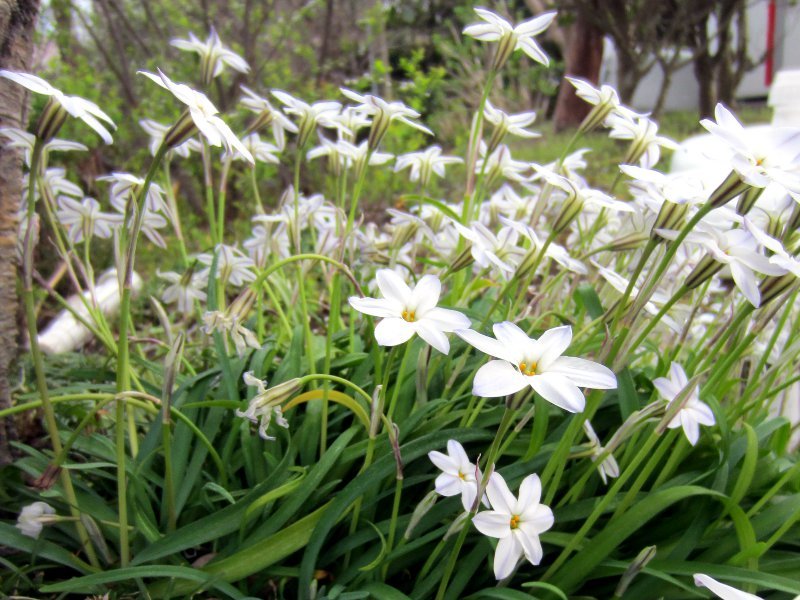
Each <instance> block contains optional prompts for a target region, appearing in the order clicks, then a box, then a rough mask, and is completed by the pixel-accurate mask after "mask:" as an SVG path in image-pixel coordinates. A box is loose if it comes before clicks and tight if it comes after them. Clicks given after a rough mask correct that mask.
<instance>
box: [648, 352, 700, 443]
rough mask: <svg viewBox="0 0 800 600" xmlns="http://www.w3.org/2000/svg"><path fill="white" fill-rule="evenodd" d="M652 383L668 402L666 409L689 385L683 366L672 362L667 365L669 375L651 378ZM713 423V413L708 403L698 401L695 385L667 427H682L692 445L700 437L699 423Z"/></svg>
mask: <svg viewBox="0 0 800 600" xmlns="http://www.w3.org/2000/svg"><path fill="white" fill-rule="evenodd" d="M653 385H654V386H655V387H656V389H657V390H658V393H659V394H660V395H661V397H662V398H664V400H667V401H668V402H669V405H668V407H667V410H669V408H670V407H671V406H672V403H673V402H675V400H676V399H677V398H678V397H679V396H680V395H681V392H683V390H684V389H685V388H686V386H688V385H689V379H688V378H687V377H686V372H685V371H684V370H683V367H682V366H681V365H680V364H678V363H676V362H674V363H672V364H671V365H670V367H669V377H668V378H667V377H658V378H656V379H654V380H653ZM714 423H715V421H714V413H712V412H711V409H710V408H709V406H708V404H706V403H705V402H701V401H700V386H697V387H695V389H694V390H692V392H691V393H690V395H689V397H688V398H687V399H686V400H684V401H683V406H682V407H681V409H680V410H679V411H678V413H677V414H676V415H675V416H674V417H673V418H672V420H671V421H670V422H669V424H668V425H667V427H669V428H670V429H675V428H676V427H683V432H684V433H685V434H686V439H687V440H689V443H690V444H691V445H692V446H694V445H695V444H697V440H698V439H700V425H708V426H711V425H713V424H714Z"/></svg>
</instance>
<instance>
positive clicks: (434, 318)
mask: <svg viewBox="0 0 800 600" xmlns="http://www.w3.org/2000/svg"><path fill="white" fill-rule="evenodd" d="M376 279H377V282H378V288H379V289H380V291H381V294H383V298H358V297H356V296H352V297H351V298H350V306H352V307H353V308H355V309H356V310H357V311H359V312H362V313H364V314H367V315H372V316H373V317H383V320H381V322H380V323H378V324H377V325H376V326H375V339H376V340H377V341H378V343H379V344H380V345H381V346H397V345H399V344H402V343H404V342H407V341H408V340H409V339H411V337H413V335H414V334H415V333H416V334H417V335H419V337H421V338H422V339H423V340H425V341H426V342H427V343H429V344H430V345H431V346H433V347H434V348H436V349H437V350H438V351H439V352H441V353H442V354H447V353H448V352H450V342H449V341H448V339H447V336H446V335H445V333H449V332H452V331H455V330H457V329H464V328H466V327H469V326H470V321H469V318H468V317H467V316H466V315H464V314H462V313H460V312H458V311H455V310H450V309H447V308H439V307H437V306H436V304H437V302H439V296H440V294H441V292H442V283H441V282H440V281H439V278H438V277H436V276H435V275H423V276H422V277H421V278H420V280H419V281H418V282H417V285H416V286H414V289H411V288H410V287H408V284H406V282H405V281H403V279H402V278H401V277H400V276H399V275H398V274H397V273H395V272H394V271H392V270H391V269H381V270H379V271H378V272H377V273H376Z"/></svg>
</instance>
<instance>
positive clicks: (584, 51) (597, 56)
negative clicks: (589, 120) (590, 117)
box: [553, 15, 603, 131]
mask: <svg viewBox="0 0 800 600" xmlns="http://www.w3.org/2000/svg"><path fill="white" fill-rule="evenodd" d="M566 38H567V46H566V48H565V52H564V62H565V64H566V73H567V75H573V76H575V77H579V78H581V79H586V80H588V81H590V82H591V83H593V84H595V85H597V84H598V82H599V80H600V67H601V65H602V62H603V32H602V31H600V29H598V28H597V27H596V26H594V25H592V24H591V23H590V22H589V21H588V20H587V19H585V18H584V17H583V15H578V18H577V20H576V21H575V23H574V24H573V25H572V26H571V27H570V28H569V29H568V30H567V35H566ZM591 108H592V106H591V104H588V103H587V102H584V101H583V100H581V99H580V98H578V96H576V95H575V88H574V86H573V85H572V84H571V83H570V82H569V81H567V80H566V79H562V80H561V87H560V89H559V90H558V99H557V100H556V110H555V114H554V116H553V124H554V127H555V130H556V131H561V130H562V129H566V128H568V127H577V126H578V125H580V123H581V121H583V119H584V117H586V115H587V114H589V111H590V110H591Z"/></svg>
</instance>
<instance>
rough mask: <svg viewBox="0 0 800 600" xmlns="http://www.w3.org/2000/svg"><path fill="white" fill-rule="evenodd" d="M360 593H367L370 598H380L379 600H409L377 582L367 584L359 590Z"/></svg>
mask: <svg viewBox="0 0 800 600" xmlns="http://www.w3.org/2000/svg"><path fill="white" fill-rule="evenodd" d="M361 591H363V592H368V593H369V594H370V596H369V597H370V598H380V599H381V600H411V599H410V598H409V597H408V596H406V595H405V594H404V593H403V592H399V591H397V590H396V589H394V588H393V587H391V586H389V585H386V584H385V583H380V582H378V581H373V582H372V583H368V584H367V585H365V586H363V587H362V588H361Z"/></svg>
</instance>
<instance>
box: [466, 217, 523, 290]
mask: <svg viewBox="0 0 800 600" xmlns="http://www.w3.org/2000/svg"><path fill="white" fill-rule="evenodd" d="M452 224H453V226H454V227H455V228H456V230H457V231H458V232H459V233H460V234H461V235H462V236H463V237H464V238H466V239H467V240H469V241H470V242H472V245H471V247H470V252H471V254H472V258H474V259H475V263H476V264H478V266H480V267H483V268H487V267H489V266H494V267H496V268H497V269H499V270H500V274H501V276H502V277H504V278H506V277H507V276H508V275H509V274H511V273H513V272H514V268H515V267H516V265H517V263H518V262H519V260H520V258H522V255H523V254H524V253H525V252H524V250H523V249H522V248H520V247H518V246H517V241H518V240H519V234H518V233H517V231H516V230H515V229H513V228H511V227H503V228H501V229H500V231H499V232H497V235H495V234H493V233H492V232H491V231H490V230H489V229H488V228H487V227H486V226H485V225H483V224H482V223H480V222H478V221H473V222H472V223H470V226H469V227H464V226H463V225H461V224H460V223H457V222H456V221H453V222H452Z"/></svg>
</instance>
